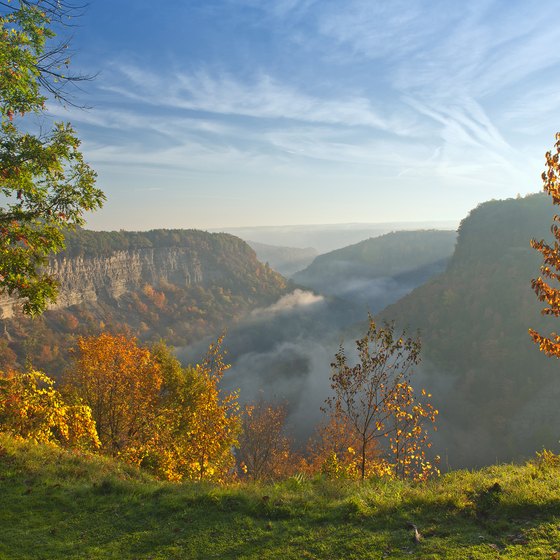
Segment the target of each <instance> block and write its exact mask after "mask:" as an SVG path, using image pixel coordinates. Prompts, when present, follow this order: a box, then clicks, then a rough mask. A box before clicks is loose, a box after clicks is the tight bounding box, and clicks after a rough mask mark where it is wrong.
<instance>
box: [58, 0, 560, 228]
mask: <svg viewBox="0 0 560 560" xmlns="http://www.w3.org/2000/svg"><path fill="white" fill-rule="evenodd" d="M556 8H557V4H556V3H555V2H552V1H546V0H539V1H538V2H537V1H530V0H522V1H521V0H517V1H516V0H513V1H511V0H508V1H505V0H496V1H492V0H470V1H469V2H458V1H457V2H449V0H445V1H439V0H406V1H404V0H390V1H384V0H367V1H363V0H344V1H341V0H336V1H332V0H220V1H218V0H200V1H189V0H168V1H167V2H165V3H156V2H153V0H151V1H150V2H148V1H146V0H133V1H132V0H120V1H118V2H115V1H114V0H111V1H109V0H91V1H90V4H89V6H88V8H87V10H86V12H85V13H84V14H83V15H82V16H81V17H80V18H78V20H77V22H76V26H75V27H73V28H72V29H71V33H72V35H73V38H72V40H71V44H72V50H73V52H74V55H73V59H72V69H73V70H74V71H75V72H85V73H90V74H95V78H94V79H93V80H92V81H91V82H88V83H87V84H85V85H84V86H83V91H78V92H76V94H75V102H77V103H78V104H83V105H87V106H88V107H90V108H89V109H87V110H84V109H80V108H75V107H71V106H68V107H66V108H65V107H62V106H60V105H56V104H52V103H51V104H49V111H50V113H51V115H52V116H53V118H56V119H63V120H69V121H70V122H72V124H73V125H74V127H75V128H76V129H77V131H78V134H79V136H80V138H81V139H82V141H83V144H82V147H83V151H84V153H85V157H86V160H87V161H89V162H90V163H91V164H92V166H93V167H94V168H95V169H96V171H97V173H98V186H99V187H101V188H102V189H103V190H104V191H105V193H106V195H107V202H106V204H105V207H104V209H103V210H101V211H98V212H96V213H95V214H92V215H90V216H89V217H88V227H90V228H92V229H135V230H140V229H151V228H159V227H165V228H202V229H207V228H218V227H237V226H263V225H284V224H286V225H289V224H335V223H373V222H393V221H430V220H460V219H462V218H463V217H465V216H466V215H467V213H468V212H469V211H470V210H471V209H472V208H474V207H475V206H476V205H477V204H479V203H481V202H484V201H486V200H490V199H494V198H509V197H515V196H516V195H517V194H521V195H525V194H527V193H530V192H537V191H538V190H540V189H541V181H540V174H541V172H542V170H543V167H544V153H545V151H546V150H548V149H550V147H551V146H552V144H553V142H554V134H555V133H556V132H557V131H558V130H560V123H559V121H560V118H559V116H560V114H559V110H560V71H559V70H560V49H558V48H557V46H558V44H559V43H560V24H559V23H558V21H557V18H556V17H555V14H556V11H557V10H556Z"/></svg>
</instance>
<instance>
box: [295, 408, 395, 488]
mask: <svg viewBox="0 0 560 560" xmlns="http://www.w3.org/2000/svg"><path fill="white" fill-rule="evenodd" d="M360 442H361V438H360V434H359V433H358V432H357V430H356V429H355V427H354V425H353V424H351V422H350V419H349V418H348V417H347V416H345V415H344V414H342V413H339V412H337V411H336V410H333V411H331V414H330V415H329V417H328V420H327V421H325V422H324V423H322V424H321V425H319V426H318V427H317V429H316V431H315V433H314V434H313V436H312V437H311V438H310V440H309V442H308V444H307V450H306V453H305V457H304V458H303V461H302V464H301V470H302V471H303V472H306V473H308V474H318V473H320V474H322V475H324V476H326V477H327V478H335V479H336V478H360V477H361V463H362V459H361V458H360V455H359V454H358V453H357V450H359V449H360V445H361V443H360ZM366 466H367V471H366V473H365V475H366V476H370V475H382V474H386V472H387V466H386V465H384V464H383V462H382V461H381V460H380V453H379V447H378V446H377V445H375V442H374V444H372V445H369V446H368V448H367V456H366Z"/></svg>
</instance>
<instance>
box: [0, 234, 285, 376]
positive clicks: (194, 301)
mask: <svg viewBox="0 0 560 560" xmlns="http://www.w3.org/2000/svg"><path fill="white" fill-rule="evenodd" d="M66 246H67V248H66V251H65V253H64V254H63V255H61V256H59V257H57V258H56V259H52V260H51V262H52V265H53V266H52V268H51V270H53V271H57V273H58V278H59V281H60V289H61V290H62V291H63V292H65V293H66V294H71V296H72V300H73V301H76V300H79V299H81V298H83V299H84V300H85V301H84V303H81V304H79V305H72V306H70V307H68V308H66V309H59V310H48V311H47V312H45V313H44V314H43V315H42V316H41V317H36V318H34V319H33V320H31V319H29V318H27V317H21V316H19V315H16V316H15V317H13V318H11V319H4V320H2V321H0V329H2V328H3V329H4V331H5V332H7V333H9V336H6V338H5V343H4V344H2V345H0V363H2V362H3V363H4V364H6V366H5V367H8V366H11V367H16V368H17V367H22V365H23V364H25V361H26V359H27V358H30V359H31V360H32V361H33V364H35V365H36V366H37V367H39V368H40V369H41V370H43V371H45V372H47V373H48V374H49V375H53V376H57V375H58V374H59V372H61V371H62V370H64V369H66V368H67V367H68V365H69V357H68V349H70V348H71V347H73V346H74V345H75V343H76V338H77V336H91V335H93V334H100V333H101V332H104V331H106V332H111V333H113V334H115V333H122V332H131V333H133V334H134V335H135V336H137V337H138V338H139V339H140V340H141V341H142V342H143V343H155V342H157V341H158V340H160V339H162V338H163V339H165V340H166V342H167V343H168V344H172V345H174V346H186V345H188V344H192V343H193V342H194V341H195V340H200V339H201V338H203V337H204V336H207V335H208V334H209V333H211V332H219V331H220V329H223V327H224V325H228V324H231V323H232V322H235V321H237V320H238V319H239V318H241V317H243V316H245V315H246V314H247V313H249V312H250V311H251V310H252V309H254V308H255V307H263V306H267V305H270V304H271V303H272V302H273V301H276V300H277V299H278V298H279V297H280V296H281V295H283V294H285V293H286V292H287V290H288V286H287V283H286V280H285V279H284V278H282V277H281V276H280V275H279V274H277V273H276V272H274V271H273V270H271V269H270V268H268V267H267V266H265V265H264V264H262V263H260V262H258V260H257V259H256V256H255V253H254V252H253V251H252V250H251V249H250V247H249V246H248V245H247V244H246V243H244V242H243V241H241V240H240V239H238V238H236V237H233V236H231V235H227V234H210V233H207V232H202V231H194V230H153V231H149V232H140V233H135V232H93V231H87V230H79V231H76V232H72V233H69V234H67V235H66ZM124 251H126V252H127V253H128V255H123V252H124ZM151 251H153V255H152V254H151V253H150V252H151ZM116 253H118V257H119V260H118V262H119V268H118V270H116V271H115V273H116V274H122V273H123V270H122V267H121V264H120V263H122V260H121V259H122V258H123V256H124V257H126V258H128V257H130V258H131V259H133V258H138V257H140V258H142V257H143V256H146V261H147V263H148V265H147V266H146V267H143V271H142V275H141V276H140V277H138V276H133V277H132V278H131V281H130V283H128V285H127V291H126V292H125V293H124V294H119V296H118V299H116V298H115V297H112V296H111V293H112V291H113V289H114V285H115V284H114V283H113V276H112V275H111V273H112V265H111V263H114V262H116V261H115V260H109V259H111V256H117V255H116ZM183 256H184V259H185V263H186V264H185V268H184V271H183V272H179V271H178V270H177V269H176V268H173V266H174V264H176V263H177V259H178V258H179V257H180V258H181V259H182V258H183ZM105 259H108V260H107V261H106V260H105ZM159 259H161V260H159ZM166 259H169V261H168V260H166ZM154 260H155V261H156V262H162V261H163V263H164V264H162V266H166V265H167V263H168V262H171V265H170V266H169V270H166V271H165V273H166V274H168V280H167V281H163V280H160V278H161V275H162V273H163V271H162V270H161V268H159V269H157V270H156V269H155V267H153V269H152V270H150V265H149V263H150V262H152V263H153V262H154ZM191 263H192V264H191ZM134 270H135V271H137V269H134ZM92 294H97V295H96V296H94V297H95V299H92Z"/></svg>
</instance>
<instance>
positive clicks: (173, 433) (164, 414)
mask: <svg viewBox="0 0 560 560" xmlns="http://www.w3.org/2000/svg"><path fill="white" fill-rule="evenodd" d="M221 344H222V337H220V338H219V339H218V340H217V341H216V342H215V343H213V344H211V345H210V347H209V349H208V352H207V354H206V357H205V358H204V360H203V362H202V363H201V364H197V365H195V366H187V367H182V366H181V364H180V363H179V361H178V360H177V358H175V357H174V356H173V355H172V354H171V352H170V350H169V348H168V347H167V346H165V344H163V343H158V344H157V345H155V346H154V347H153V349H152V353H153V355H154V358H155V360H156V361H157V363H158V364H159V365H160V367H161V372H162V376H163V385H162V388H161V391H160V404H159V407H158V412H157V415H156V417H155V418H154V420H153V422H152V423H151V431H150V438H149V439H148V441H147V442H146V444H145V445H144V452H143V455H142V458H141V460H140V462H139V464H140V465H141V466H142V467H146V468H148V469H150V470H151V471H152V472H154V473H155V474H156V475H158V476H160V477H162V478H167V479H169V480H177V481H179V480H183V479H188V480H214V481H218V482H220V481H223V480H224V479H225V478H226V477H227V476H228V475H229V474H230V473H231V472H232V471H233V466H234V463H235V459H234V456H233V447H234V446H236V445H237V444H238V442H237V436H238V434H239V430H240V419H239V416H238V404H237V393H225V394H224V393H223V392H221V391H220V388H219V384H220V381H221V379H222V377H223V374H224V372H225V371H226V370H227V369H228V367H229V366H228V365H227V364H225V362H224V354H223V351H222V349H221Z"/></svg>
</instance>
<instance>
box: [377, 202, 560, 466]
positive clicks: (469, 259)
mask: <svg viewBox="0 0 560 560" xmlns="http://www.w3.org/2000/svg"><path fill="white" fill-rule="evenodd" d="M552 213H553V209H552V205H551V203H550V200H549V199H548V197H546V196H544V195H532V196H529V197H526V198H523V199H516V200H514V199H511V200H503V201H492V202H487V203H485V204H482V205H480V206H479V207H477V208H476V209H474V210H473V211H472V212H471V213H470V214H469V216H468V217H467V218H466V219H465V220H464V221H463V222H462V223H461V226H460V228H459V237H458V241H457V247H456V250H455V253H454V255H453V257H452V259H451V261H450V263H449V266H448V268H447V270H446V271H445V272H444V273H443V274H441V275H440V276H438V277H436V278H434V279H433V280H431V281H430V282H428V283H427V284H425V285H423V286H420V287H419V288H417V289H416V290H414V291H413V292H412V293H410V294H409V295H407V296H406V297H404V298H402V299H401V300H400V301H398V302H397V303H396V304H394V305H392V306H390V307H388V308H387V309H386V310H385V311H384V312H383V313H382V315H381V317H382V318H385V319H389V320H393V319H394V320H396V321H397V323H398V324H399V325H402V326H408V327H409V328H410V329H411V330H415V329H420V332H421V335H422V340H423V344H424V349H423V355H424V358H425V362H426V363H427V368H425V369H426V370H427V371H428V373H427V374H426V380H427V381H426V382H427V383H428V384H429V385H430V386H431V388H432V390H433V393H434V396H435V398H436V399H438V400H439V407H440V409H441V410H442V421H443V423H444V425H445V426H446V427H444V434H443V437H444V439H445V441H446V442H447V443H446V444H447V445H448V446H449V456H450V457H453V458H454V459H453V460H454V461H455V462H454V463H452V465H451V466H453V465H454V464H457V463H459V464H461V465H469V464H470V465H474V464H477V463H488V462H493V461H495V460H496V459H498V460H509V459H511V458H512V457H519V456H520V454H523V453H532V452H533V451H534V450H536V449H539V448H542V446H553V447H556V448H557V444H558V439H559V429H558V427H559V423H558V403H559V402H560V371H559V369H558V361H557V360H551V359H550V358H546V357H545V356H544V355H543V354H541V353H540V352H539V351H538V348H537V347H536V346H535V345H534V344H533V343H532V341H531V340H530V338H529V336H528V334H527V329H528V328H529V327H533V328H538V329H541V330H542V331H543V332H546V333H549V332H551V331H552V330H558V329H559V328H560V320H558V319H556V320H554V319H547V318H544V317H542V316H541V314H540V309H541V307H542V305H541V304H540V303H539V302H538V301H537V299H536V296H535V294H534V293H533V291H532V289H531V286H530V282H531V278H535V277H536V276H538V275H539V266H540V264H541V259H540V255H539V254H538V253H537V252H536V251H535V250H533V249H531V247H530V246H529V242H530V239H531V238H532V237H535V238H538V239H541V238H550V235H551V234H550V231H549V227H550V224H551V217H552Z"/></svg>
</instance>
